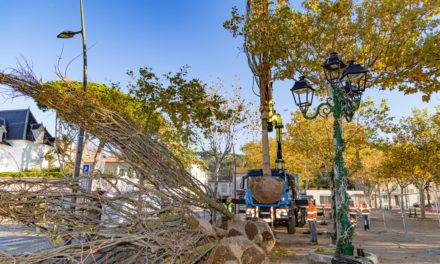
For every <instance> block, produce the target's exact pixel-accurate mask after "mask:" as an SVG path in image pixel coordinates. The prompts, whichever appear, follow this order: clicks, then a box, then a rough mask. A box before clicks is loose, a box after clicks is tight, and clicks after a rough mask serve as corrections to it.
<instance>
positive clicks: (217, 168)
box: [211, 164, 220, 224]
mask: <svg viewBox="0 0 440 264" xmlns="http://www.w3.org/2000/svg"><path fill="white" fill-rule="evenodd" d="M219 173H220V165H218V164H216V165H215V169H214V177H215V182H214V199H215V200H217V198H219V197H218V195H217V194H218V178H219ZM211 221H212V223H213V224H214V223H216V222H217V212H216V211H215V210H211Z"/></svg>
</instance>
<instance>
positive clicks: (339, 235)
mask: <svg viewBox="0 0 440 264" xmlns="http://www.w3.org/2000/svg"><path fill="white" fill-rule="evenodd" d="M322 66H323V68H324V72H325V78H326V81H327V82H328V83H329V84H330V86H331V89H332V93H331V94H330V96H329V97H328V98H327V99H326V100H325V102H323V103H321V104H319V105H318V107H317V108H316V110H315V112H314V113H312V114H311V115H309V114H308V108H309V106H311V104H312V100H313V94H314V92H315V90H314V89H313V88H312V87H311V86H310V85H309V84H308V83H307V81H306V79H305V77H304V76H301V77H300V79H299V80H298V81H296V82H295V84H294V85H293V87H292V89H290V90H291V92H292V94H293V98H294V101H295V104H296V105H297V106H298V107H299V108H300V110H301V113H302V115H303V116H304V118H306V119H314V118H316V117H317V116H318V115H319V116H323V117H328V116H329V115H330V113H333V118H334V123H333V133H334V134H333V136H334V139H335V140H334V142H335V145H334V165H333V172H334V176H333V187H332V198H333V202H334V210H335V212H334V213H333V220H334V230H335V233H334V240H335V241H336V245H337V249H336V251H337V253H340V254H344V255H353V249H354V248H353V245H352V236H353V233H354V229H353V228H354V226H352V225H351V224H350V222H349V220H348V206H349V202H350V201H349V199H350V198H349V196H348V194H347V186H348V179H347V177H348V176H347V171H346V168H345V165H344V157H343V151H344V142H343V140H342V118H345V120H347V121H348V122H350V121H351V120H352V119H353V115H354V113H355V111H356V110H357V109H358V108H359V105H360V101H361V96H362V93H363V92H364V91H365V87H366V82H367V74H368V71H367V70H366V69H365V68H364V67H363V66H362V65H360V64H355V62H354V61H349V62H348V65H347V64H345V63H344V62H343V61H342V60H341V58H340V57H339V55H338V53H336V52H331V53H330V57H328V58H327V59H326V60H325V61H324V64H323V65H322ZM304 98H305V99H304ZM308 98H310V101H309V100H308Z"/></svg>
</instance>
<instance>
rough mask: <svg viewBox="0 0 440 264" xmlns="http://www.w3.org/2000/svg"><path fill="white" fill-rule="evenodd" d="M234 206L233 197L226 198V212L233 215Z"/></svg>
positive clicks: (224, 204)
mask: <svg viewBox="0 0 440 264" xmlns="http://www.w3.org/2000/svg"><path fill="white" fill-rule="evenodd" d="M232 205H233V204H232V197H231V196H229V197H228V198H226V202H225V203H223V207H225V209H226V210H228V211H229V212H230V213H232Z"/></svg>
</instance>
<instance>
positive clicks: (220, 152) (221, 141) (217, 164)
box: [199, 86, 252, 222]
mask: <svg viewBox="0 0 440 264" xmlns="http://www.w3.org/2000/svg"><path fill="white" fill-rule="evenodd" d="M222 90H223V88H222V86H221V87H220V89H215V90H212V91H211V93H213V94H217V93H219V92H221V91H222ZM220 111H222V112H223V115H224V116H225V118H224V119H217V118H215V117H212V118H211V120H210V122H211V126H210V127H209V128H206V129H204V130H203V131H201V134H202V135H203V137H201V138H200V141H199V142H200V144H199V145H200V147H201V148H202V150H203V153H204V160H205V162H206V165H207V167H208V170H209V172H210V173H211V176H212V177H213V179H214V180H215V183H214V190H213V194H214V196H217V190H218V180H219V176H220V169H221V167H222V166H223V165H224V163H225V162H226V161H227V159H228V157H229V156H230V154H231V152H232V150H233V147H234V142H235V139H236V137H237V134H238V133H241V132H243V130H244V129H246V127H247V124H248V123H249V122H250V119H249V118H250V117H251V116H252V115H251V106H250V105H249V104H247V103H246V102H245V100H244V99H243V98H242V97H241V96H240V89H239V88H237V89H235V90H234V94H233V95H232V96H231V98H229V99H228V100H227V101H226V102H225V103H224V104H222V106H221V108H220ZM212 217H213V219H212V221H213V222H215V221H216V217H215V214H213V215H212Z"/></svg>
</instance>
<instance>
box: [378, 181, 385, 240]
mask: <svg viewBox="0 0 440 264" xmlns="http://www.w3.org/2000/svg"><path fill="white" fill-rule="evenodd" d="M379 202H380V205H381V206H380V210H381V211H382V220H383V228H384V232H386V231H387V223H386V222H385V210H384V209H383V208H382V205H383V201H382V191H381V189H380V185H379Z"/></svg>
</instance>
